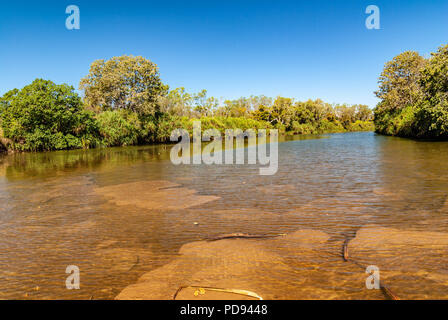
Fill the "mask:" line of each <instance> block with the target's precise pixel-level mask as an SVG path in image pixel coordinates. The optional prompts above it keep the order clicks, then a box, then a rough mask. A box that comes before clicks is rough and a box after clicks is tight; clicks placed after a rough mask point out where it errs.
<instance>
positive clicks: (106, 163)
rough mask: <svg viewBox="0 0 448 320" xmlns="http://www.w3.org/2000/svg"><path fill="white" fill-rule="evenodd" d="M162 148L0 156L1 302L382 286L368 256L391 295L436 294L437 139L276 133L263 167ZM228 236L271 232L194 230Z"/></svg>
mask: <svg viewBox="0 0 448 320" xmlns="http://www.w3.org/2000/svg"><path fill="white" fill-rule="evenodd" d="M170 148H171V147H170V146H163V145H162V146H146V147H131V148H112V149H104V150H90V151H70V152H51V153H39V154H15V155H8V156H3V157H0V299H90V298H93V299H113V298H115V297H116V296H117V295H119V298H159V299H170V298H171V297H172V296H173V295H174V293H175V291H176V288H178V287H179V286H183V285H203V286H206V285H208V286H216V287H226V288H227V287H232V288H235V289H245V290H251V291H254V292H256V293H258V294H260V295H261V296H263V297H264V298H266V299H309V298H312V299H383V298H384V295H382V293H381V292H380V291H379V290H368V289H366V286H365V279H366V278H367V276H368V274H366V273H365V267H366V266H368V265H376V266H378V268H379V269H380V275H381V280H382V281H383V282H384V283H385V284H387V286H388V287H389V288H391V289H392V290H393V291H394V293H395V294H397V295H398V296H400V298H402V299H406V298H410V299H427V298H435V299H448V201H447V196H448V143H446V142H417V141H412V140H406V139H399V138H392V137H383V136H378V135H375V134H374V133H346V134H334V135H325V136H315V137H312V138H309V137H308V138H303V137H302V138H300V139H295V140H291V141H286V142H283V143H280V144H279V170H278V173H277V174H276V175H274V176H260V175H259V174H258V173H259V172H258V169H259V166H258V165H250V166H248V165H234V166H229V165H219V166H218V165H213V166H207V165H195V166H193V165H191V166H174V165H172V164H171V162H170V160H169V151H170ZM231 233H245V234H252V235H272V236H274V235H280V234H281V236H279V237H277V238H269V239H253V240H247V239H234V240H220V241H213V242H206V241H201V240H205V239H211V238H215V237H219V236H221V235H224V234H231ZM346 239H348V240H350V242H349V246H348V248H349V254H350V260H349V261H348V262H345V261H344V260H343V259H342V245H343V243H344V241H346ZM69 265H76V266H78V267H79V269H80V272H81V289H80V290H67V289H66V287H65V280H66V277H67V276H68V275H67V274H66V273H65V270H66V267H67V266H69ZM139 278H140V280H139ZM128 286H129V287H128ZM126 287H128V288H126ZM125 288H126V289H125ZM123 290H124V291H123ZM120 292H121V293H120Z"/></svg>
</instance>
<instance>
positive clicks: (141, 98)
mask: <svg viewBox="0 0 448 320" xmlns="http://www.w3.org/2000/svg"><path fill="white" fill-rule="evenodd" d="M80 89H81V90H84V94H85V104H86V106H87V107H88V108H90V109H92V110H95V111H106V110H118V109H125V110H130V111H132V112H137V113H138V114H143V115H154V114H155V113H156V112H157V111H158V110H159V105H158V101H159V98H160V97H161V96H164V95H165V94H166V93H167V90H168V87H167V86H166V85H164V84H163V83H162V81H161V80H160V75H159V70H158V67H157V65H156V64H154V63H152V62H151V61H149V60H147V59H145V58H143V57H134V56H126V55H125V56H121V57H114V58H112V59H110V60H107V61H105V60H97V61H95V62H93V63H92V65H91V66H90V72H89V74H88V75H87V76H86V77H85V78H83V79H82V80H81V83H80Z"/></svg>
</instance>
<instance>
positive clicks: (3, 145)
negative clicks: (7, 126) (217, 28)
mask: <svg viewBox="0 0 448 320" xmlns="http://www.w3.org/2000/svg"><path fill="white" fill-rule="evenodd" d="M194 120H197V121H201V119H189V120H188V122H189V123H188V124H187V125H186V126H185V129H186V130H187V131H189V133H190V137H192V131H193V124H192V122H193V121H194ZM229 121H230V122H231V121H232V119H230V120H229ZM201 123H202V122H201ZM263 125H265V124H263V123H261V124H260V123H258V124H257V125H256V126H255V127H254V128H253V129H254V130H255V131H257V130H258V129H264V128H266V129H267V130H268V131H269V129H272V127H271V126H268V125H266V126H265V127H263ZM169 127H170V128H174V127H173V126H169ZM179 128H182V127H179ZM232 128H233V129H241V130H243V131H246V130H248V129H252V128H250V127H247V126H243V127H242V128H240V127H235V126H234V127H231V128H225V127H224V126H214V125H213V123H210V122H209V121H206V122H205V127H202V128H201V131H202V132H204V131H205V130H209V129H217V130H219V131H220V132H225V130H226V129H232ZM374 129H375V126H374V124H373V122H372V121H356V122H355V123H353V124H351V125H350V126H349V128H347V129H345V128H344V127H343V126H342V125H340V124H335V125H334V126H333V127H331V128H327V129H324V128H321V127H312V126H309V127H308V129H307V130H305V131H303V130H300V131H297V130H296V131H286V132H285V131H284V130H281V129H280V137H291V136H302V135H303V136H311V135H322V134H333V133H350V132H373V131H374ZM170 143H172V142H171V141H170V140H169V134H168V133H166V134H165V135H164V136H163V138H162V136H160V137H159V140H158V141H153V142H152V143H144V144H131V145H130V146H156V145H161V144H170ZM11 146H12V141H11V140H9V139H6V138H3V137H2V136H1V131H0V154H7V153H17V152H19V153H21V152H47V151H58V150H46V151H43V150H41V151H37V150H36V151H26V150H17V149H16V148H13V147H11ZM114 147H115V146H114V145H107V144H99V145H97V146H96V147H90V148H87V149H104V148H114ZM77 149H78V150H82V148H74V149H73V148H71V149H63V150H77ZM59 151H60V150H59Z"/></svg>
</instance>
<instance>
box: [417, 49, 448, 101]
mask: <svg viewBox="0 0 448 320" xmlns="http://www.w3.org/2000/svg"><path fill="white" fill-rule="evenodd" d="M420 83H421V85H422V87H423V91H424V95H425V96H424V99H425V100H427V101H432V103H433V104H438V103H443V102H445V101H447V100H448V45H446V46H443V47H440V48H439V50H438V51H437V52H436V53H432V57H431V58H430V59H429V61H428V63H427V64H426V66H425V68H424V69H423V71H422V75H421V81H420Z"/></svg>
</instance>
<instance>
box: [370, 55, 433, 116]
mask: <svg viewBox="0 0 448 320" xmlns="http://www.w3.org/2000/svg"><path fill="white" fill-rule="evenodd" d="M425 62H426V60H425V59H424V58H423V57H422V56H420V55H419V54H418V53H417V52H414V51H406V52H403V53H401V54H399V55H398V56H396V57H395V58H393V60H392V61H390V62H387V63H386V65H385V66H384V70H383V72H382V73H381V75H380V78H379V80H378V83H379V90H378V91H376V92H375V94H376V96H377V97H378V98H379V99H381V103H380V105H379V107H380V108H382V109H391V110H396V109H401V108H404V107H406V106H410V105H413V104H415V103H416V102H417V101H418V99H419V98H420V95H421V87H420V73H421V71H422V69H423V67H424V66H425Z"/></svg>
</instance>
